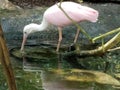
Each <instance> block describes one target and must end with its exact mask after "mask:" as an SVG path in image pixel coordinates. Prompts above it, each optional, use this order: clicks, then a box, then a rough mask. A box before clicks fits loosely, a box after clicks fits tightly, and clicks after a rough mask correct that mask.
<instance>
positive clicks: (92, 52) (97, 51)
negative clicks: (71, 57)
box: [67, 28, 120, 56]
mask: <svg viewBox="0 0 120 90" xmlns="http://www.w3.org/2000/svg"><path fill="white" fill-rule="evenodd" d="M116 30H117V31H120V28H118V29H115V30H113V31H115V32H116ZM113 31H111V32H113ZM108 34H111V33H109V32H108ZM108 34H103V35H101V36H98V37H99V38H102V36H104V37H105V35H108ZM95 39H96V38H95ZM97 39H98V38H97ZM118 43H120V32H118V33H117V34H116V35H115V36H114V37H113V38H112V39H110V40H109V41H107V42H106V43H105V44H102V45H101V46H99V47H98V48H96V49H93V50H80V47H79V45H76V46H75V50H74V51H71V52H68V53H67V54H75V55H78V56H94V55H102V54H104V53H106V52H108V51H113V50H118V49H120V47H117V48H114V49H112V48H113V47H114V46H116V44H118Z"/></svg>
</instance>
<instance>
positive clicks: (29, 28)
mask: <svg viewBox="0 0 120 90" xmlns="http://www.w3.org/2000/svg"><path fill="white" fill-rule="evenodd" d="M35 31H36V29H35V24H29V25H26V26H25V27H24V29H23V41H22V45H21V51H24V45H25V43H26V40H27V37H28V35H29V34H31V33H34V32H35Z"/></svg>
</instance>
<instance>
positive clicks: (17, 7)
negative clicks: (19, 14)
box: [0, 0, 21, 10]
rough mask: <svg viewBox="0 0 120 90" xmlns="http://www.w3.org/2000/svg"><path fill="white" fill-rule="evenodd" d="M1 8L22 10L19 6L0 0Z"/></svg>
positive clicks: (6, 0)
mask: <svg viewBox="0 0 120 90" xmlns="http://www.w3.org/2000/svg"><path fill="white" fill-rule="evenodd" d="M0 8H1V9H8V10H16V9H21V8H20V7H19V6H16V5H14V4H12V3H11V2H9V1H8V0H0Z"/></svg>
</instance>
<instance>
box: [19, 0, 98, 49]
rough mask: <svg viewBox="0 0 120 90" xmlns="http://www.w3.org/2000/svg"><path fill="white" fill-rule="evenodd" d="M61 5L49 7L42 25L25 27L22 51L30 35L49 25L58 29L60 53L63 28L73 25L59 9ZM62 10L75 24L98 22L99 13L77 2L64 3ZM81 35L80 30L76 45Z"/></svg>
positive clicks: (32, 24) (33, 24)
mask: <svg viewBox="0 0 120 90" xmlns="http://www.w3.org/2000/svg"><path fill="white" fill-rule="evenodd" d="M59 4H60V3H57V4H55V5H53V6H51V7H49V8H48V9H47V10H46V11H45V12H44V15H43V20H42V22H41V24H35V23H31V24H28V25H26V26H25V27H24V29H23V41H22V45H21V51H23V50H24V45H25V42H26V39H27V37H28V35H29V34H31V33H34V32H38V31H43V30H45V29H46V28H47V27H48V25H49V24H52V25H55V26H57V27H58V32H59V40H58V45H57V49H56V51H59V47H60V43H61V40H62V28H63V27H64V26H67V25H70V24H72V21H71V20H70V19H68V17H67V16H66V15H65V14H64V13H63V11H62V10H61V9H60V8H59V7H58V5H59ZM61 7H62V9H63V10H64V11H65V12H66V13H67V15H68V16H69V17H70V18H72V19H73V20H74V21H75V22H77V23H78V22H81V21H90V22H96V21H97V19H98V15H99V12H98V11H97V10H95V9H93V8H90V7H87V6H82V5H80V4H78V3H75V2H69V1H68V2H62V3H61ZM78 35H79V29H78V30H77V33H76V36H75V39H74V43H76V41H77V38H78Z"/></svg>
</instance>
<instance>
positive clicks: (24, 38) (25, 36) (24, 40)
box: [20, 33, 28, 52]
mask: <svg viewBox="0 0 120 90" xmlns="http://www.w3.org/2000/svg"><path fill="white" fill-rule="evenodd" d="M27 37H28V35H27V34H26V33H24V34H23V41H22V45H21V49H20V50H21V52H23V51H24V45H25V43H26V41H27Z"/></svg>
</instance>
